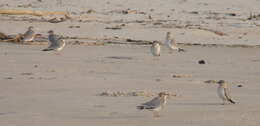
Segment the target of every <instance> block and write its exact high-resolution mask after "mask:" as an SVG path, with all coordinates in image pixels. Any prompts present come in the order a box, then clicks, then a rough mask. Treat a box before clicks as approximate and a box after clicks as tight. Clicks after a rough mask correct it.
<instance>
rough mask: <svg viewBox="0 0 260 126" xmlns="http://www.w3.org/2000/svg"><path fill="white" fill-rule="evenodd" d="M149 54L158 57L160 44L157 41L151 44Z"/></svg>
mask: <svg viewBox="0 0 260 126" xmlns="http://www.w3.org/2000/svg"><path fill="white" fill-rule="evenodd" d="M151 52H152V54H153V56H160V52H161V47H160V43H159V42H158V41H153V44H152V47H151Z"/></svg>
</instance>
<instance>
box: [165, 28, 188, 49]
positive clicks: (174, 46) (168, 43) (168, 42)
mask: <svg viewBox="0 0 260 126" xmlns="http://www.w3.org/2000/svg"><path fill="white" fill-rule="evenodd" d="M165 45H166V46H167V47H168V48H169V49H170V51H171V52H172V51H174V50H177V51H178V52H185V50H184V49H182V48H179V47H177V44H176V42H175V40H174V38H172V37H171V32H167V33H166V38H165Z"/></svg>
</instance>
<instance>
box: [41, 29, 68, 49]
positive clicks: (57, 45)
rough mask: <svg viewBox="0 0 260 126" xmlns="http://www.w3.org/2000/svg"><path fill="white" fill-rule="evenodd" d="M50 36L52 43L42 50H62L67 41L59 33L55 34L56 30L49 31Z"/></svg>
mask: <svg viewBox="0 0 260 126" xmlns="http://www.w3.org/2000/svg"><path fill="white" fill-rule="evenodd" d="M48 33H49V36H48V39H49V41H50V45H49V47H48V48H46V49H43V50H42V51H52V50H53V51H61V50H62V49H63V48H64V47H65V45H66V43H65V41H64V40H63V39H62V38H60V37H59V36H58V35H55V34H54V32H53V31H52V30H50V31H49V32H48Z"/></svg>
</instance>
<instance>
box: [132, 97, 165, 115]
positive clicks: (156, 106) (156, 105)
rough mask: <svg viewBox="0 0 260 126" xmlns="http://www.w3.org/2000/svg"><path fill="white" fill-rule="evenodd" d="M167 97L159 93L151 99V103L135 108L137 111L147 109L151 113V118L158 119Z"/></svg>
mask: <svg viewBox="0 0 260 126" xmlns="http://www.w3.org/2000/svg"><path fill="white" fill-rule="evenodd" d="M168 96H169V94H167V93H165V92H161V93H159V94H158V96H157V97H155V98H153V99H152V100H151V101H148V102H146V103H143V104H141V105H139V106H137V109H139V110H143V109H147V110H150V111H153V117H160V115H159V112H160V111H161V110H162V109H163V108H164V106H165V104H166V99H167V97H168Z"/></svg>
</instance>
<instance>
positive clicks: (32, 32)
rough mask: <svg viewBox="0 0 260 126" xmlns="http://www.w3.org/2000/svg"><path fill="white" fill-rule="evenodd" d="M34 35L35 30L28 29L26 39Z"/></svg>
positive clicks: (25, 34)
mask: <svg viewBox="0 0 260 126" xmlns="http://www.w3.org/2000/svg"><path fill="white" fill-rule="evenodd" d="M33 36H34V31H32V30H28V31H26V32H25V33H24V40H27V39H31V37H33Z"/></svg>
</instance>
